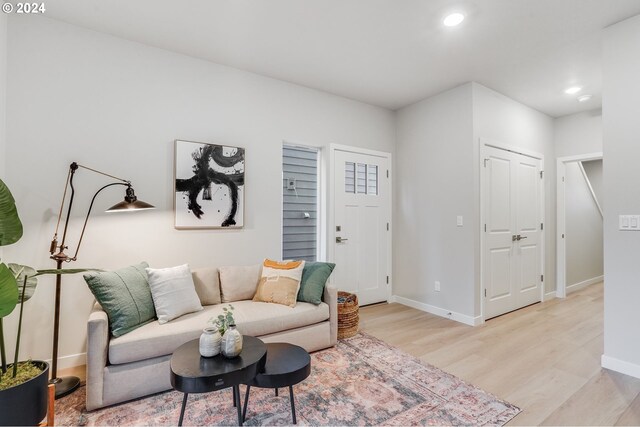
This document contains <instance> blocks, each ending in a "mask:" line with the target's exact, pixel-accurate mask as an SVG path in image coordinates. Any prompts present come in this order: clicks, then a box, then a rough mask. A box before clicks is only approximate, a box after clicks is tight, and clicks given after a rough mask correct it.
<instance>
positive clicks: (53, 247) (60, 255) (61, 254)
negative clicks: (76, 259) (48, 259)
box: [50, 162, 78, 260]
mask: <svg viewBox="0 0 640 427" xmlns="http://www.w3.org/2000/svg"><path fill="white" fill-rule="evenodd" d="M76 170H78V164H77V163H75V162H73V163H71V165H70V166H69V175H68V176H67V183H68V184H69V187H71V196H70V197H69V207H68V208H67V217H66V218H65V220H64V229H63V231H62V242H60V252H58V253H57V254H54V253H55V251H56V247H57V246H58V245H57V243H58V242H57V240H58V227H59V226H60V218H61V216H62V208H63V206H64V199H65V198H66V196H67V188H66V185H65V190H64V195H63V196H62V206H60V213H59V214H58V225H56V232H55V234H54V236H53V240H52V241H51V248H50V251H51V255H52V258H54V259H63V260H64V259H66V258H67V256H66V255H65V254H64V250H65V249H66V246H65V241H66V240H67V229H68V228H69V216H70V215H71V207H72V206H73V199H74V196H75V195H76V189H75V187H74V186H73V177H74V175H75V173H76Z"/></svg>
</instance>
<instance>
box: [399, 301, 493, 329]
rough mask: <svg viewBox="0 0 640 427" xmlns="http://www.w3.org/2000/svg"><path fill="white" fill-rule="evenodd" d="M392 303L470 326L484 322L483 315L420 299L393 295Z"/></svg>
mask: <svg viewBox="0 0 640 427" xmlns="http://www.w3.org/2000/svg"><path fill="white" fill-rule="evenodd" d="M389 302H390V303H393V302H395V303H398V304H402V305H406V306H407V307H411V308H415V309H416V310H420V311H424V312H427V313H430V314H435V315H436V316H440V317H444V318H446V319H451V320H455V321H456V322H460V323H464V324H465V325H469V326H478V325H481V324H482V323H484V321H483V320H482V316H476V317H472V316H467V315H466V314H461V313H456V312H455V311H449V310H446V309H444V308H440V307H436V306H434V305H430V304H425V303H423V302H420V301H415V300H412V299H409V298H404V297H400V296H398V295H392V296H391V298H389Z"/></svg>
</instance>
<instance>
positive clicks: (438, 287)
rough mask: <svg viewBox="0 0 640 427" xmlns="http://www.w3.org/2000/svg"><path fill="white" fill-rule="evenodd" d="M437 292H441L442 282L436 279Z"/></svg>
mask: <svg viewBox="0 0 640 427" xmlns="http://www.w3.org/2000/svg"><path fill="white" fill-rule="evenodd" d="M436 292H440V282H438V281H437V280H436Z"/></svg>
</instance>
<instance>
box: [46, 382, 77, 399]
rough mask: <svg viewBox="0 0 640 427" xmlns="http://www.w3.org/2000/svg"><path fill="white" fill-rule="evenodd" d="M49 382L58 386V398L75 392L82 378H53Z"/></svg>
mask: <svg viewBox="0 0 640 427" xmlns="http://www.w3.org/2000/svg"><path fill="white" fill-rule="evenodd" d="M49 383H50V384H53V385H55V386H56V399H60V398H61V397H64V396H66V395H68V394H71V393H73V392H74V391H75V390H76V389H77V388H78V387H79V386H80V378H78V377H61V378H52V379H51V380H50V381H49Z"/></svg>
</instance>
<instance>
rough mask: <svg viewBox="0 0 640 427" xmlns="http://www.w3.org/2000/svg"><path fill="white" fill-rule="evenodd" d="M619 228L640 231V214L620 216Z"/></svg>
mask: <svg viewBox="0 0 640 427" xmlns="http://www.w3.org/2000/svg"><path fill="white" fill-rule="evenodd" d="M618 229H619V230H621V231H640V215H620V216H618Z"/></svg>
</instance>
